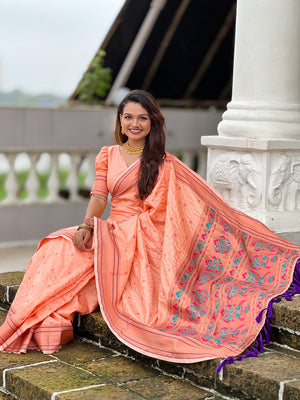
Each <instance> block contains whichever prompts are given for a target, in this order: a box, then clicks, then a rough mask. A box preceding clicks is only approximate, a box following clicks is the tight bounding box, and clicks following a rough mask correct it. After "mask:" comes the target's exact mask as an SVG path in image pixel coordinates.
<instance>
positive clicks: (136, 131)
mask: <svg viewBox="0 0 300 400" xmlns="http://www.w3.org/2000/svg"><path fill="white" fill-rule="evenodd" d="M129 132H130V133H132V134H133V135H138V134H139V133H141V132H142V130H141V129H129Z"/></svg>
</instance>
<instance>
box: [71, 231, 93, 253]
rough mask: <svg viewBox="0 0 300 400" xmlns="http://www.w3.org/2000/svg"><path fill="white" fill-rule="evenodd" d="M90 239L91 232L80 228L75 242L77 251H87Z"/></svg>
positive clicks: (76, 233)
mask: <svg viewBox="0 0 300 400" xmlns="http://www.w3.org/2000/svg"><path fill="white" fill-rule="evenodd" d="M90 237H91V231H90V230H89V229H86V228H80V229H79V230H78V231H76V232H75V236H74V239H73V241H74V244H75V246H76V247H77V249H78V250H81V251H83V250H85V249H86V244H87V242H88V240H89V238H90Z"/></svg>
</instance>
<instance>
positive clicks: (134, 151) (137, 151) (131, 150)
mask: <svg viewBox="0 0 300 400" xmlns="http://www.w3.org/2000/svg"><path fill="white" fill-rule="evenodd" d="M144 147H145V145H144V144H143V145H142V146H139V147H131V146H130V144H129V143H128V141H127V142H126V143H125V144H124V150H125V151H126V153H127V154H141V153H142V152H143V150H144Z"/></svg>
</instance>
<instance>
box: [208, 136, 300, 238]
mask: <svg viewBox="0 0 300 400" xmlns="http://www.w3.org/2000/svg"><path fill="white" fill-rule="evenodd" d="M201 143H202V144H203V145H204V146H207V147H208V162H207V165H208V171H207V181H208V182H209V183H210V184H211V185H212V186H214V187H215V189H216V190H217V191H218V192H219V193H221V195H222V196H223V197H224V198H225V199H226V200H227V201H228V202H229V204H230V205H231V206H233V207H235V208H238V209H239V210H242V211H244V212H245V213H246V214H248V215H250V216H252V217H254V218H256V219H258V220H260V221H261V222H263V223H264V224H265V225H267V226H268V227H269V228H270V229H271V230H272V231H274V232H277V233H286V232H290V233H292V232H295V233H296V232H299V231H300V218H299V211H300V140H285V139H267V138H253V137H252V138H245V137H224V136H202V138H201Z"/></svg>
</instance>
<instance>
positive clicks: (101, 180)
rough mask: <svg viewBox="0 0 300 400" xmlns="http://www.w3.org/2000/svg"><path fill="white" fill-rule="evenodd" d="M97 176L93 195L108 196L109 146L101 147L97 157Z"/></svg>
mask: <svg viewBox="0 0 300 400" xmlns="http://www.w3.org/2000/svg"><path fill="white" fill-rule="evenodd" d="M95 169H96V177H95V181H94V185H93V188H92V190H91V196H92V195H96V196H103V197H105V198H107V196H108V189H107V169H108V147H107V146H105V147H103V148H102V149H101V151H100V153H99V154H98V155H97V157H96V159H95Z"/></svg>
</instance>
